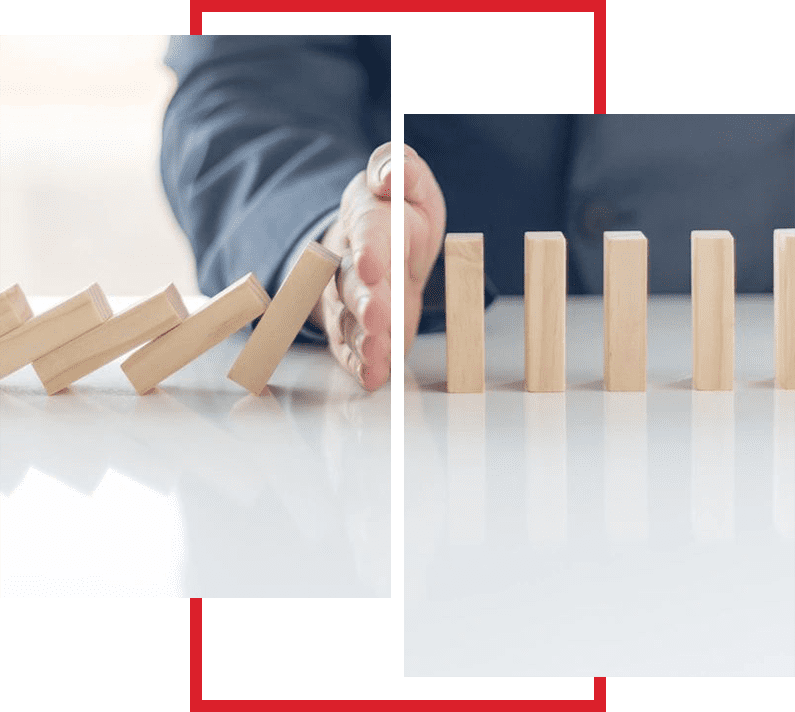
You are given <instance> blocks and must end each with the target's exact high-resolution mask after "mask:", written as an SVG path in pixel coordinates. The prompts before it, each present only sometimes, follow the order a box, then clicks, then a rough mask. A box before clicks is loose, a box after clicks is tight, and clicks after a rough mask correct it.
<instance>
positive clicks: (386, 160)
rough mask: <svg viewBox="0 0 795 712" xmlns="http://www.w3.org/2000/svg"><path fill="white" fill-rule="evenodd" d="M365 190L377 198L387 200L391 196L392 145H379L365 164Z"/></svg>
mask: <svg viewBox="0 0 795 712" xmlns="http://www.w3.org/2000/svg"><path fill="white" fill-rule="evenodd" d="M367 188H368V189H369V190H370V192H371V193H372V194H373V195H375V196H376V197H377V198H382V199H386V200H389V198H390V196H391V194H392V145H391V143H389V142H387V143H384V144H381V145H380V146H379V147H378V148H376V149H375V151H373V152H372V154H371V155H370V160H369V161H368V162H367Z"/></svg>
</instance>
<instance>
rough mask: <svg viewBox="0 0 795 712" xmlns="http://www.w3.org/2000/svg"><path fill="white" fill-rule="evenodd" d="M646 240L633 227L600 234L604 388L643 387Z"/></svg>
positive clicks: (645, 346) (646, 285) (636, 388)
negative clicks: (602, 263)
mask: <svg viewBox="0 0 795 712" xmlns="http://www.w3.org/2000/svg"><path fill="white" fill-rule="evenodd" d="M648 263H649V247H648V241H647V240H646V237H645V236H644V234H643V233H642V232H638V231H637V230H632V231H622V232H617V231H616V232H605V236H604V332H605V333H604V361H605V362H604V381H605V384H604V385H605V389H606V390H608V391H645V390H646V361H647V345H646V303H647V301H648V296H647V295H648V284H649V279H648Z"/></svg>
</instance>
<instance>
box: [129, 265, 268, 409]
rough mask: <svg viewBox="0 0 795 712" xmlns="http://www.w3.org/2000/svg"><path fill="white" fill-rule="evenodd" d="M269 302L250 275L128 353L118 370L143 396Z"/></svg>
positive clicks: (250, 318) (242, 324)
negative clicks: (152, 339)
mask: <svg viewBox="0 0 795 712" xmlns="http://www.w3.org/2000/svg"><path fill="white" fill-rule="evenodd" d="M269 302H270V298H269V297H268V295H267V293H266V292H265V290H264V289H263V288H262V285H261V284H260V283H259V280H258V279H257V278H256V277H255V276H254V275H253V274H252V273H251V272H249V273H248V274H247V275H246V276H245V277H241V278H240V279H239V280H237V282H234V283H233V284H231V285H229V286H228V287H227V288H226V289H225V290H224V291H223V292H219V293H218V294H216V295H215V296H214V297H213V298H212V299H211V300H210V301H209V302H207V304H205V305H204V306H203V307H202V308H201V309H199V310H198V311H197V312H195V313H193V314H191V315H190V316H189V317H188V318H187V319H185V321H183V322H182V323H181V324H179V326H175V327H174V328H173V329H171V331H167V332H166V333H165V334H163V335H162V336H158V337H157V338H156V339H155V340H154V341H150V342H149V343H148V344H146V346H142V347H141V348H140V349H138V350H137V351H136V352H134V353H133V354H131V355H130V356H129V357H128V358H127V359H125V361H124V362H123V363H122V364H121V369H122V371H124V373H125V375H126V376H127V378H129V379H130V383H132V384H133V386H134V387H135V390H136V391H137V392H138V393H139V394H140V395H143V394H144V393H147V392H149V391H151V390H152V389H153V388H154V387H155V386H156V385H157V384H158V383H160V382H161V381H162V380H164V379H165V378H168V377H169V376H171V375H172V374H174V373H176V372H177V371H179V369H181V368H182V367H183V366H186V365H187V364H189V363H190V362H191V361H193V360H194V359H196V358H198V357H199V356H201V355H202V354H203V353H204V352H205V351H208V350H209V349H211V348H212V347H213V346H216V345H217V344H220V343H221V342H222V341H223V340H224V339H226V338H227V337H229V336H231V335H232V334H234V333H235V332H236V331H238V330H239V329H242V328H243V327H244V326H246V324H248V323H250V322H251V321H253V320H254V319H256V318H257V317H258V316H259V315H260V314H262V313H263V312H264V311H265V310H266V309H267V307H268V303H269Z"/></svg>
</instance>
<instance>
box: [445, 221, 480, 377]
mask: <svg viewBox="0 0 795 712" xmlns="http://www.w3.org/2000/svg"><path fill="white" fill-rule="evenodd" d="M444 272H445V314H446V321H447V326H446V330H447V391H448V392H449V393H482V392H483V391H484V390H485V388H486V345H485V344H486V336H485V322H484V319H485V311H486V306H485V291H484V285H483V233H480V232H473V233H450V234H448V235H447V237H446V238H445V241H444Z"/></svg>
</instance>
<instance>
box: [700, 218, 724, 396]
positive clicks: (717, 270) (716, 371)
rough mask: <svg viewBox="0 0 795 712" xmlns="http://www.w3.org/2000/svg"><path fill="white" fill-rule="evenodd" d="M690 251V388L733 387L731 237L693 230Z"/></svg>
mask: <svg viewBox="0 0 795 712" xmlns="http://www.w3.org/2000/svg"><path fill="white" fill-rule="evenodd" d="M690 239H691V249H692V276H691V278H692V291H693V388H695V389H696V390H699V391H730V390H732V388H733V387H734V237H732V234H731V233H730V232H729V231H728V230H694V231H693V232H692V233H691V234H690Z"/></svg>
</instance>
